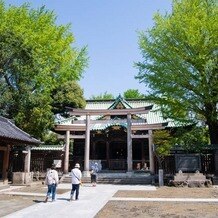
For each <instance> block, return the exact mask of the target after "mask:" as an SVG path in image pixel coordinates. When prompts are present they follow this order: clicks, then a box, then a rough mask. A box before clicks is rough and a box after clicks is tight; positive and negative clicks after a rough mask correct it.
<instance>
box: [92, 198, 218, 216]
mask: <svg viewBox="0 0 218 218" xmlns="http://www.w3.org/2000/svg"><path fill="white" fill-rule="evenodd" d="M103 217H107V218H114V217H116V218H120V217H125V218H130V217H131V218H132V217H137V218H145V217H146V218H149V217H161V218H164V217H167V218H169V217H175V218H176V217H177V218H186V217H187V218H196V217H198V218H203V217H204V218H216V217H218V204H216V203H214V204H211V203H210V204H208V203H176V202H175V203H174V202H133V201H128V202H126V201H125V202H124V201H119V202H117V201H109V202H108V203H107V204H106V205H105V207H104V208H103V209H102V210H101V211H100V212H99V213H98V214H97V215H96V216H95V218H103Z"/></svg>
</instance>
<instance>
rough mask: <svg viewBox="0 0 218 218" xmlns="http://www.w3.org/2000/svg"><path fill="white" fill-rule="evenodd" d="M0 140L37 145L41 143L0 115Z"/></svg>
mask: <svg viewBox="0 0 218 218" xmlns="http://www.w3.org/2000/svg"><path fill="white" fill-rule="evenodd" d="M0 140H2V141H5V142H10V143H12V144H26V145H38V144H41V143H42V142H40V141H39V140H37V139H35V138H33V137H32V136H30V135H29V134H28V133H26V132H24V131H23V130H21V129H19V128H18V127H17V126H15V124H13V123H12V122H11V121H10V120H9V119H6V118H4V117H2V116H0Z"/></svg>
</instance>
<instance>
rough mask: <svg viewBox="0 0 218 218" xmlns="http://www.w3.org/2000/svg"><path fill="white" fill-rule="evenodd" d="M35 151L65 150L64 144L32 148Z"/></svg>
mask: <svg viewBox="0 0 218 218" xmlns="http://www.w3.org/2000/svg"><path fill="white" fill-rule="evenodd" d="M31 150H33V151H63V150H64V145H40V146H34V147H32V148H31Z"/></svg>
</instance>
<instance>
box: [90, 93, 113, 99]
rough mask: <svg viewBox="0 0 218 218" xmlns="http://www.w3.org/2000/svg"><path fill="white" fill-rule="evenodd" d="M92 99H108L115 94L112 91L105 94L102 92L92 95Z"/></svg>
mask: <svg viewBox="0 0 218 218" xmlns="http://www.w3.org/2000/svg"><path fill="white" fill-rule="evenodd" d="M91 99H92V100H107V99H114V96H113V95H112V94H110V93H107V92H105V93H103V94H102V93H101V94H100V95H96V96H95V95H92V96H91Z"/></svg>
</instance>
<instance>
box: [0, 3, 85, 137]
mask: <svg viewBox="0 0 218 218" xmlns="http://www.w3.org/2000/svg"><path fill="white" fill-rule="evenodd" d="M55 22H56V15H55V14H54V12H51V11H48V10H46V9H45V7H41V8H39V9H31V8H30V7H29V5H27V4H24V5H22V6H20V7H15V6H10V7H8V8H7V7H5V5H4V3H3V1H0V96H1V99H0V114H1V115H3V116H6V117H8V118H11V119H14V120H15V122H16V124H17V125H18V126H19V127H20V128H22V129H23V130H24V131H27V132H28V133H30V134H32V135H34V136H35V137H37V138H40V139H42V138H43V136H44V135H45V134H46V132H47V130H48V129H49V128H51V127H52V125H53V122H54V116H53V113H52V105H53V99H52V97H53V96H52V93H53V90H56V89H58V88H59V87H60V86H62V85H63V84H65V83H66V82H68V81H75V80H78V79H80V78H81V76H82V73H83V70H84V68H85V67H86V66H87V54H86V48H82V49H81V50H79V49H76V48H74V47H72V43H74V41H75V39H74V37H73V35H72V33H71V32H70V25H66V26H64V25H60V26H58V25H56V23H55ZM80 97H82V95H80ZM78 98H79V97H78ZM71 100H72V99H71ZM77 101H79V100H78V99H77ZM81 101H83V100H81ZM59 103H60V102H59ZM76 105H80V103H76Z"/></svg>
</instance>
